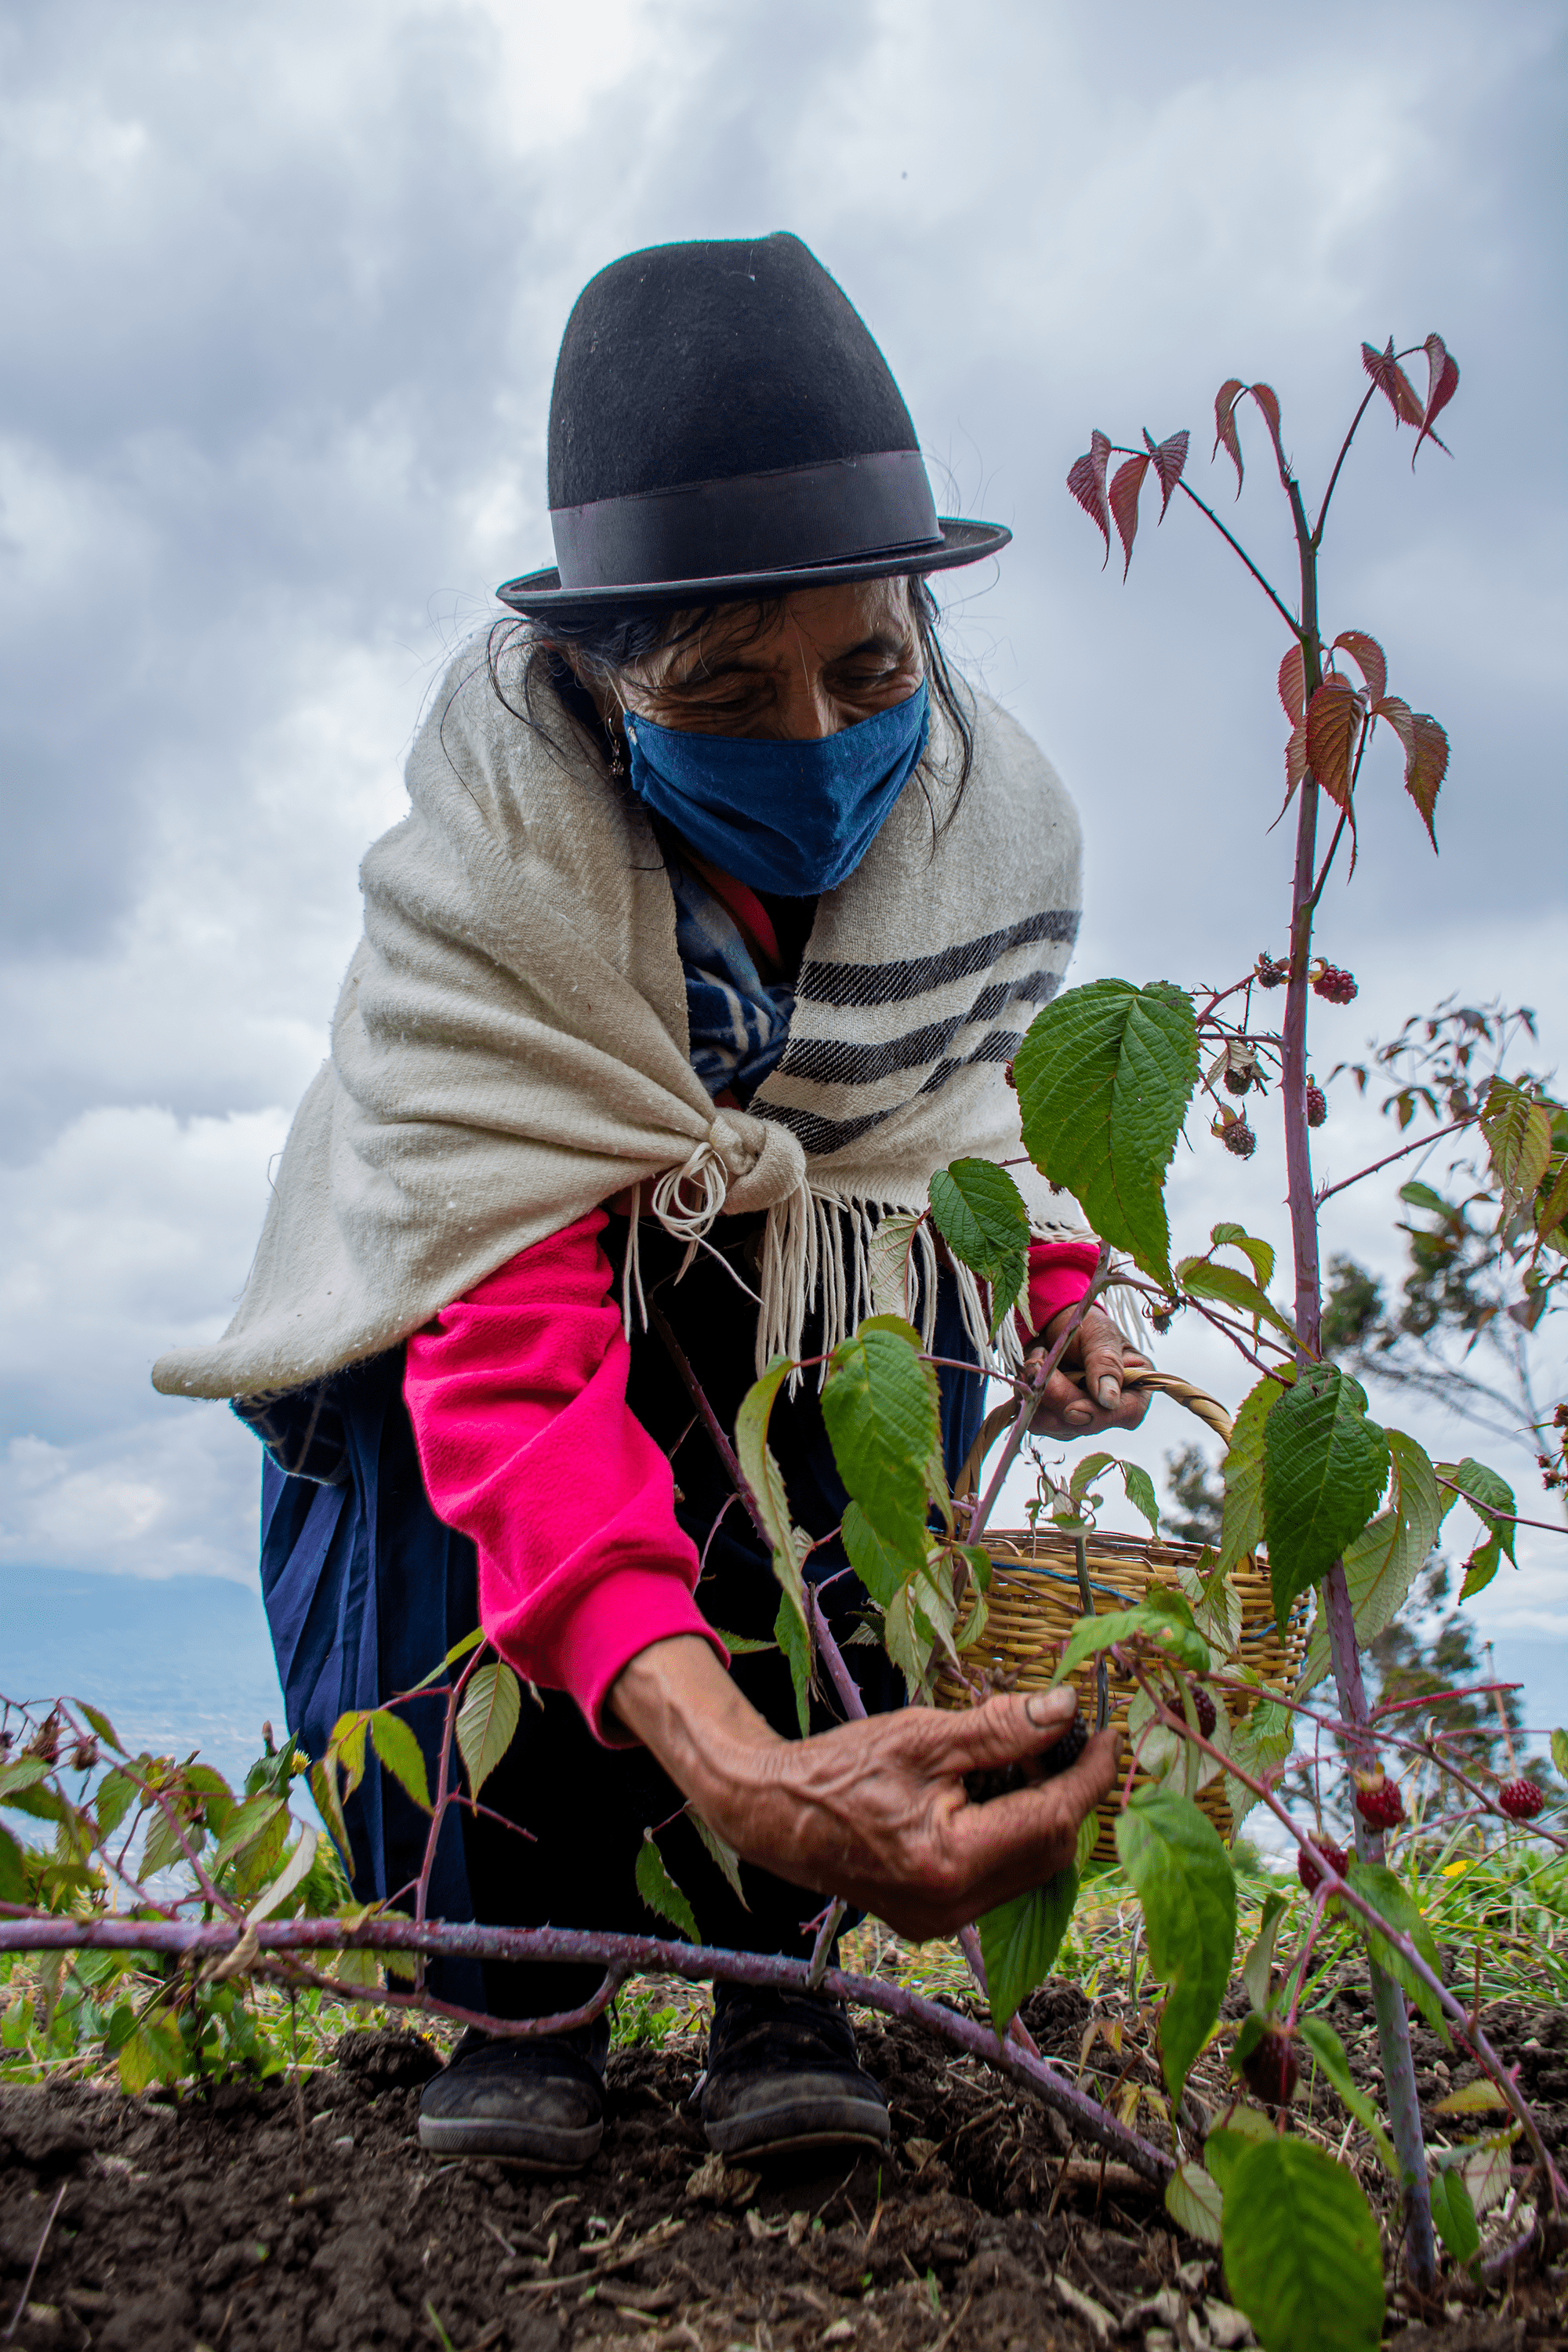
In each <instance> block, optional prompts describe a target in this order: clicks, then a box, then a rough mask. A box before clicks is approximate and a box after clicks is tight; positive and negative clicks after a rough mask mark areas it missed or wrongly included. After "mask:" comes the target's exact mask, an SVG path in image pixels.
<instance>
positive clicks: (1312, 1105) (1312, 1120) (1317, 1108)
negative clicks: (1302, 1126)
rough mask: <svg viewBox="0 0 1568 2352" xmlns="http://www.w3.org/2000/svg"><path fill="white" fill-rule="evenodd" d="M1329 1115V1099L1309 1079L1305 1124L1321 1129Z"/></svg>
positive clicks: (1320, 1088)
mask: <svg viewBox="0 0 1568 2352" xmlns="http://www.w3.org/2000/svg"><path fill="white" fill-rule="evenodd" d="M1328 1115H1329V1098H1328V1097H1327V1095H1325V1094H1324V1092H1323V1089H1322V1087H1320V1086H1318V1085H1317V1084H1316V1083H1315V1082H1314V1081H1313V1080H1312V1079H1311V1078H1309V1079H1308V1081H1307V1124H1308V1126H1309V1127H1321V1125H1322V1123H1323V1121H1324V1120H1325V1119H1326V1118H1327V1117H1328Z"/></svg>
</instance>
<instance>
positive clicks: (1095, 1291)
mask: <svg viewBox="0 0 1568 2352" xmlns="http://www.w3.org/2000/svg"><path fill="white" fill-rule="evenodd" d="M1109 1275H1110V1244H1109V1242H1102V1243H1101V1244H1100V1263H1099V1265H1097V1266H1096V1267H1095V1269H1094V1279H1093V1281H1092V1282H1091V1283H1090V1284H1089V1288H1088V1289H1087V1290H1086V1291H1085V1292H1084V1294H1083V1297H1081V1298H1080V1299H1079V1302H1078V1304H1077V1306H1076V1307H1074V1308H1073V1311H1072V1313H1071V1315H1070V1316H1069V1317H1068V1321H1067V1323H1066V1325H1065V1326H1064V1327H1063V1329H1062V1334H1061V1337H1060V1338H1059V1339H1058V1341H1057V1343H1056V1345H1055V1347H1054V1348H1052V1349H1051V1350H1050V1352H1049V1353H1048V1355H1046V1356H1043V1357H1042V1358H1041V1360H1040V1363H1039V1366H1038V1369H1037V1371H1036V1373H1035V1381H1034V1386H1035V1392H1036V1395H1038V1394H1039V1393H1040V1391H1042V1390H1043V1389H1044V1387H1045V1385H1046V1382H1047V1381H1048V1380H1049V1379H1050V1377H1051V1374H1052V1373H1053V1372H1054V1371H1055V1370H1056V1369H1057V1366H1058V1364H1059V1363H1060V1362H1061V1360H1062V1358H1063V1356H1064V1355H1065V1354H1066V1352H1067V1348H1068V1341H1069V1340H1070V1339H1071V1338H1072V1336H1073V1334H1074V1332H1075V1331H1076V1330H1077V1329H1078V1328H1079V1324H1080V1323H1081V1322H1082V1321H1083V1318H1084V1316H1085V1315H1086V1314H1087V1312H1088V1310H1089V1307H1091V1306H1092V1305H1093V1304H1094V1301H1095V1300H1096V1299H1097V1298H1098V1297H1099V1296H1100V1292H1101V1291H1102V1290H1103V1289H1104V1288H1105V1286H1106V1281H1107V1278H1108V1276H1109ZM1033 1417H1034V1416H1033V1413H1032V1412H1031V1410H1030V1406H1029V1402H1028V1400H1027V1398H1025V1399H1022V1400H1021V1401H1020V1402H1019V1406H1018V1413H1017V1418H1016V1421H1015V1422H1014V1423H1013V1426H1012V1428H1011V1429H1010V1430H1009V1431H1008V1432H1007V1440H1006V1444H1005V1445H1004V1446H1003V1448H1002V1452H1001V1455H1000V1457H999V1459H998V1461H997V1464H996V1467H995V1469H994V1472H993V1473H992V1477H991V1484H990V1485H989V1486H987V1487H986V1489H985V1492H984V1495H983V1496H981V1498H980V1502H979V1505H978V1507H977V1508H976V1510H975V1512H974V1516H973V1518H972V1519H971V1520H970V1522H969V1534H968V1540H969V1542H971V1543H972V1544H975V1543H978V1542H979V1541H980V1538H981V1534H982V1531H983V1530H984V1528H986V1527H988V1526H989V1525H990V1521H991V1514H992V1512H993V1511H994V1509H995V1507H996V1505H997V1503H998V1501H999V1500H1000V1498H1001V1494H1002V1489H1003V1487H1004V1486H1005V1484H1006V1480H1007V1473H1008V1471H1009V1470H1011V1468H1012V1467H1013V1465H1014V1463H1015V1462H1016V1460H1017V1458H1018V1455H1019V1454H1020V1453H1021V1452H1022V1451H1023V1445H1024V1440H1025V1438H1026V1437H1027V1435H1028V1433H1029V1425H1030V1423H1031V1421H1032V1419H1033Z"/></svg>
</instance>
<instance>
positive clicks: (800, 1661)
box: [773, 1592, 811, 1739]
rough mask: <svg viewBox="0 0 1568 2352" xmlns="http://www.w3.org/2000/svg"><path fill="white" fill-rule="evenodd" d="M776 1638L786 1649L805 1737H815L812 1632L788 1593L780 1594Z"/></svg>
mask: <svg viewBox="0 0 1568 2352" xmlns="http://www.w3.org/2000/svg"><path fill="white" fill-rule="evenodd" d="M773 1639H774V1641H775V1642H776V1643H778V1645H779V1648H780V1649H781V1650H782V1651H783V1652H784V1659H785V1662H786V1663H787V1664H788V1666H789V1678H790V1686H791V1688H792V1689H793V1690H794V1692H795V1715H796V1717H797V1718H798V1720H799V1723H800V1736H801V1738H803V1739H809V1738H810V1737H811V1633H810V1630H809V1628H808V1627H807V1624H806V1622H805V1618H804V1617H803V1616H802V1615H801V1613H800V1611H799V1610H798V1609H797V1608H796V1607H795V1602H794V1601H792V1600H791V1599H790V1596H789V1594H788V1593H787V1592H784V1593H781V1594H780V1596H779V1613H778V1615H777V1616H776V1617H775V1618H774V1620H773Z"/></svg>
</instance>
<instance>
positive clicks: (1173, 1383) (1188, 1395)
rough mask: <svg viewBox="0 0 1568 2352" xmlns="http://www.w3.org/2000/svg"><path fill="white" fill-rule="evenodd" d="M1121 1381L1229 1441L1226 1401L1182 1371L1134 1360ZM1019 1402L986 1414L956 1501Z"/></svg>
mask: <svg viewBox="0 0 1568 2352" xmlns="http://www.w3.org/2000/svg"><path fill="white" fill-rule="evenodd" d="M1066 1377H1067V1379H1068V1380H1069V1381H1073V1382H1074V1383H1075V1384H1076V1385H1077V1386H1078V1387H1079V1388H1081V1387H1082V1386H1083V1374H1082V1373H1081V1372H1068V1374H1067V1375H1066ZM1121 1385H1122V1387H1123V1388H1128V1389H1152V1390H1153V1391H1155V1393H1156V1394H1157V1395H1160V1396H1168V1397H1170V1398H1171V1399H1172V1400H1173V1402H1175V1403H1176V1404H1180V1405H1184V1406H1185V1407H1186V1409H1187V1411H1188V1412H1190V1413H1193V1414H1195V1416H1196V1417H1197V1419H1198V1420H1199V1421H1201V1422H1202V1423H1204V1424H1205V1428H1208V1429H1212V1430H1213V1431H1214V1433H1215V1436H1216V1437H1218V1438H1222V1439H1223V1440H1224V1442H1225V1443H1226V1445H1228V1444H1230V1439H1231V1420H1230V1415H1229V1413H1227V1412H1226V1409H1225V1407H1224V1405H1222V1404H1220V1403H1218V1402H1216V1401H1215V1399H1214V1398H1213V1397H1212V1396H1210V1395H1209V1394H1208V1393H1207V1391H1205V1390H1204V1389H1200V1388H1197V1387H1195V1386H1194V1383H1193V1382H1192V1381H1184V1380H1183V1378H1182V1376H1181V1374H1180V1373H1179V1372H1157V1371H1156V1370H1154V1368H1153V1366H1152V1364H1151V1365H1147V1366H1139V1365H1136V1364H1135V1365H1132V1366H1131V1367H1130V1369H1129V1370H1127V1371H1126V1372H1124V1373H1123V1374H1122V1379H1121ZM1019 1403H1020V1400H1019V1399H1018V1398H1016V1397H1009V1398H1008V1400H1007V1402H1006V1403H1005V1404H999V1405H998V1406H997V1408H996V1410H995V1412H988V1413H987V1414H986V1416H985V1420H984V1423H983V1425H982V1427H981V1431H980V1434H979V1436H978V1437H977V1438H976V1439H975V1441H974V1443H973V1445H972V1446H971V1447H970V1449H969V1455H968V1459H967V1460H966V1461H965V1463H964V1465H963V1469H962V1470H961V1471H960V1472H959V1474H958V1484H957V1485H956V1486H955V1487H954V1488H953V1490H952V1493H953V1500H954V1501H955V1502H963V1501H964V1500H965V1499H966V1497H967V1496H970V1495H973V1493H974V1491H975V1489H976V1487H977V1486H979V1484H980V1473H981V1470H982V1467H983V1466H984V1461H985V1457H986V1455H987V1454H989V1453H990V1451H991V1448H992V1447H993V1446H994V1444H995V1443H996V1440H997V1439H998V1438H999V1437H1000V1436H1001V1434H1002V1433H1003V1431H1004V1430H1005V1429H1010V1428H1011V1427H1012V1425H1013V1423H1014V1422H1015V1421H1016V1419H1017V1418H1018V1410H1019Z"/></svg>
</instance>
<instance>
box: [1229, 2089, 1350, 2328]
mask: <svg viewBox="0 0 1568 2352" xmlns="http://www.w3.org/2000/svg"><path fill="white" fill-rule="evenodd" d="M1224 2243H1225V2274H1226V2279H1227V2281H1228V2282H1229V2285H1230V2292H1231V2295H1232V2298H1233V2300H1234V2301H1235V2302H1236V2304H1237V2306H1238V2307H1239V2308H1240V2309H1241V2310H1242V2311H1244V2312H1245V2313H1246V2315H1247V2318H1248V2319H1250V2320H1251V2322H1252V2325H1253V2326H1254V2327H1255V2329H1256V2330H1257V2332H1258V2340H1259V2342H1260V2343H1262V2344H1263V2345H1265V2346H1266V2347H1268V2352H1376V2347H1377V2345H1378V2343H1379V2341H1380V2339H1381V2337H1382V2335H1383V2319H1384V2300H1383V2250H1382V2247H1381V2245H1380V2243H1379V2241H1378V2234H1377V2223H1376V2222H1375V2221H1373V2215H1372V2208H1371V2207H1370V2206H1369V2205H1368V2203H1367V2201H1366V2199H1365V2197H1364V2196H1363V2194H1362V2191H1361V2189H1360V2187H1359V2185H1358V2183H1357V2181H1356V2179H1355V2176H1354V2174H1353V2173H1351V2172H1347V2171H1346V2170H1345V2169H1344V2168H1343V2167H1342V2166H1341V2165H1338V2164H1336V2163H1335V2161H1334V2159H1333V2158H1332V2157H1331V2156H1329V2155H1327V2154H1325V2152H1324V2151H1323V2150H1322V2149H1321V2148H1320V2147H1314V2146H1313V2145H1312V2143H1311V2142H1310V2140H1305V2139H1297V2138H1287V2139H1281V2138H1278V2137H1274V2136H1273V2135H1270V2137H1268V2139H1258V2140H1254V2141H1253V2142H1252V2143H1251V2145H1250V2146H1249V2147H1247V2150H1246V2151H1245V2153H1244V2154H1243V2155H1242V2156H1241V2157H1240V2158H1239V2159H1238V2160H1237V2163H1236V2165H1235V2166H1234V2168H1232V2170H1231V2173H1230V2178H1229V2181H1228V2183H1227V2185H1226V2193H1225V2234H1224Z"/></svg>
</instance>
